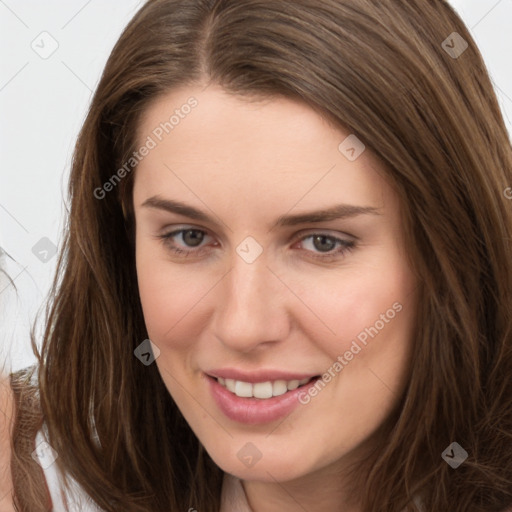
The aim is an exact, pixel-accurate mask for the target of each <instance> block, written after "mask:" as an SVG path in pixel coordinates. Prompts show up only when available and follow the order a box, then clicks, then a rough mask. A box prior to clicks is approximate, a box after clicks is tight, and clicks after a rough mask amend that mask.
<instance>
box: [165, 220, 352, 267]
mask: <svg viewBox="0 0 512 512" xmlns="http://www.w3.org/2000/svg"><path fill="white" fill-rule="evenodd" d="M186 231H200V232H202V233H204V234H205V235H206V236H212V235H211V234H210V232H209V230H207V229H203V228H200V227H196V226H190V225H186V226H175V227H174V228H173V229H172V231H168V232H164V233H162V234H161V235H158V236H157V238H158V239H160V240H161V241H162V242H163V243H164V245H167V248H168V250H169V251H171V252H173V253H174V254H175V255H176V256H177V257H179V258H187V257H192V258H194V257H200V256H201V255H202V254H203V253H204V251H208V248H207V246H208V244H207V245H200V246H197V247H195V248H194V247H189V248H187V247H186V246H177V245H173V244H171V239H172V238H173V237H174V236H178V235H180V234H181V235H183V233H184V232H186ZM331 233H332V232H331V230H322V229H316V230H315V229H309V230H303V231H301V232H299V233H295V235H294V237H293V239H294V240H295V241H294V243H295V244H296V243H304V241H305V240H307V239H308V238H310V237H313V236H315V235H316V236H325V237H327V238H331V239H333V240H334V243H335V245H339V246H340V247H339V248H338V249H337V250H331V251H329V252H325V253H323V252H321V251H320V252H316V251H311V250H308V249H301V251H302V252H305V253H307V255H308V257H309V258H311V259H316V260H318V261H323V262H326V263H328V262H330V261H335V260H336V261H339V259H340V258H343V257H344V256H345V255H346V253H347V252H350V251H352V250H353V249H355V248H356V247H357V245H358V244H357V241H358V240H359V239H358V237H356V236H354V235H350V234H348V233H339V232H337V233H336V234H331ZM344 235H345V237H344ZM346 237H348V238H349V239H347V238H346ZM202 242H203V241H201V243H202ZM288 243H290V242H288Z"/></svg>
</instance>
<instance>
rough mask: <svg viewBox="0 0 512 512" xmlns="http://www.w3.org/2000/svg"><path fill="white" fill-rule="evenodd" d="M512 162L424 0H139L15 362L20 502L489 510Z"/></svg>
mask: <svg viewBox="0 0 512 512" xmlns="http://www.w3.org/2000/svg"><path fill="white" fill-rule="evenodd" d="M511 169H512V153H511V147H510V142H509V139H508V134H507V131H506V128H505V125H504V122H503V118H502V115H501V112H500V110H499V106H498V103H497V101H496V97H495V95H494V92H493V88H492V85H491V82H490V80H489V77H488V74H487V72H486V69H485V66H484V63H483V61H482V58H481V55H480V53H479V52H478V50H477V48H476V46H475V43H474V41H473V40H472V38H471V36H470V34H469V33H468V31H467V29H466V27H465V26H464V25H463V23H462V21H461V20H460V18H459V17H458V16H457V15H456V14H455V12H454V11H453V10H452V9H451V8H450V7H449V6H448V5H447V4H446V3H445V2H444V1H441V0H439V1H435V2H424V1H420V0H411V1H408V2H401V1H397V0H383V1H380V2H370V1H367V0H343V1H340V0H322V1H318V0H317V1H314V0H294V1H291V0H283V1H280V2H271V1H265V0H243V1H236V2H235V1H228V0H193V1H191V0H187V1H178V0H152V1H151V0H150V1H149V2H147V3H146V4H145V5H144V6H143V7H142V9H141V10H140V11H139V12H138V13H137V14H136V16H135V17H134V19H133V20H132V22H131V23H130V24H129V26H128V27H127V28H126V30H125V32H124V33H123V35H122V36H121V38H120V40H119V41H118V43H117V45H116V47H115V48H114V50H113V52H112V55H111V56H110V59H109V61H108V63H107V65H106V67H105V71H104V73H103V76H102V79H101V81H100V83H99V85H98V89H97V91H96V94H95V96H94V99H93V102H92V105H91V108H90V111H89V114H88V117H87V119H86V121H85V124H84V127H83V129H82V132H81V134H80V137H79V140H78V143H77V146H76V149H75V156H74V161H73V169H72V175H71V181H70V195H71V211H70V217H69V224H68V228H67V231H66V240H65V248H64V251H63V253H62V255H61V259H60V265H59V274H58V278H57V279H56V282H55V288H54V292H53V294H54V295H53V296H54V300H53V302H52V304H51V306H50V309H49V314H48V318H47V329H46V332H45V337H44V343H43V346H42V351H41V357H40V362H39V365H38V368H34V369H29V371H27V372H24V373H23V374H21V375H13V376H12V385H13V389H14V393H13V395H12V396H13V398H12V400H15V401H16V404H17V408H16V409H17V412H16V417H15V419H14V424H13V427H12V434H10V435H12V437H13V447H12V480H13V489H14V503H15V504H16V507H17V509H18V510H31V511H32V510H48V509H50V507H53V510H58V509H59V507H62V508H63V509H66V507H67V508H68V509H72V507H73V506H76V507H78V509H80V510H89V509H91V510H93V509H96V505H97V507H98V508H99V509H101V510H107V511H117V510H123V511H125V510H126V511H156V510H162V511H164V510H165V511H168V510H176V511H178V510H189V511H192V510H197V511H201V512H203V511H211V512H213V511H219V510H221V511H223V512H226V511H237V512H240V511H243V510H252V511H254V512H259V511H262V510H265V511H269V510H290V511H295V510H315V511H320V512H322V511H325V510H344V511H351V512H352V511H353V512H356V511H357V512H362V511H364V512H366V511H374V512H376V511H387V512H392V511H393V512H400V511H418V510H425V511H439V510H451V511H457V512H467V511H496V512H497V511H500V512H502V511H505V510H507V509H508V508H510V507H511V506H512V462H511V461H512V393H511V391H512V377H511V376H512V318H511V316H512V297H511V293H512V264H511V262H512V247H511V240H512V209H511V204H510V201H508V200H507V198H506V197H505V195H504V190H506V189H507V187H510V184H511V183H512V172H511ZM150 340H151V341H150ZM31 372H32V373H31ZM39 395H40V404H39V399H38V398H39ZM10 416H11V417H12V416H13V414H11V415H10ZM34 447H36V448H35V450H34ZM31 450H33V451H31ZM65 475H67V476H68V477H69V478H68V480H69V482H70V484H71V485H72V486H73V488H72V489H71V490H70V491H69V492H67V494H65V493H64V492H63V488H64V482H63V480H64V476H65ZM45 483H46V485H48V487H49V494H48V493H47V492H46V486H45ZM81 499H83V500H85V501H88V500H89V501H88V503H85V501H83V502H82V504H78V502H79V501H80V500H81ZM66 501H67V504H66ZM92 502H94V503H95V504H96V505H94V506H93V505H92Z"/></svg>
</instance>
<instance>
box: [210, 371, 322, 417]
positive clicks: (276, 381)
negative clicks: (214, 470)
mask: <svg viewBox="0 0 512 512" xmlns="http://www.w3.org/2000/svg"><path fill="white" fill-rule="evenodd" d="M204 377H205V378H206V380H207V383H208V386H209V389H210V393H211V394H212V398H213V400H214V402H215V403H216V404H217V406H218V407H219V409H220V410H221V412H222V413H223V414H224V415H225V416H227V417H228V418H229V419H231V420H233V421H236V422H239V423H246V424H262V423H269V422H272V421H275V420H278V419H280V418H283V417H285V416H286V415H288V414H290V413H291V412H292V411H293V410H294V409H295V408H296V407H297V406H299V405H300V402H299V400H298V396H299V393H302V392H307V389H308V388H309V387H310V386H313V385H314V384H315V382H316V381H317V378H318V377H319V376H318V375H312V374H310V375H307V374H303V373H300V374H299V373H289V372H280V371H264V370H263V371H258V372H255V373H249V372H241V371H239V370H236V369H222V370H211V371H208V373H207V374H204Z"/></svg>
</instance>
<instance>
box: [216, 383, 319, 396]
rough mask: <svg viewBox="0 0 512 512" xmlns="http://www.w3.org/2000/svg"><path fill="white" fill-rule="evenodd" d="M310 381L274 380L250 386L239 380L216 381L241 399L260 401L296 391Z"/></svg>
mask: <svg viewBox="0 0 512 512" xmlns="http://www.w3.org/2000/svg"><path fill="white" fill-rule="evenodd" d="M310 380H311V379H309V378H307V379H302V380H289V381H286V380H276V381H273V382H270V381H267V382H256V383H254V384H251V383H250V382H243V381H241V380H234V379H223V378H222V377H219V378H218V379H217V381H218V383H219V384H220V385H221V386H224V387H225V388H227V389H228V391H231V393H234V394H235V395H237V396H239V397H241V398H251V397H254V398H259V399H261V400H263V399H266V398H272V397H273V396H280V395H284V394H285V393H286V392H287V391H292V390H294V389H297V388H298V387H299V386H303V385H304V384H306V383H308V382H309V381H310Z"/></svg>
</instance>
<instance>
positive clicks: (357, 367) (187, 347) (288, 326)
mask: <svg viewBox="0 0 512 512" xmlns="http://www.w3.org/2000/svg"><path fill="white" fill-rule="evenodd" d="M190 96H194V97H195V98H196V99H197V101H198V106H197V107H196V108H195V109H194V110H192V111H191V113H190V114H188V115H187V116H186V117H185V118H184V119H181V120H180V123H179V124H178V125H177V126H175V127H174V129H173V131H172V132H171V133H170V134H168V135H165V136H164V137H163V138H162V141H161V142H159V143H158V145H157V146H156V147H155V148H154V149H152V150H151V151H150V152H149V154H148V155H147V156H146V157H145V158H144V159H143V160H142V161H141V162H140V164H139V165H138V168H137V170H136V173H135V184H134V195H133V203H134V209H135V217H136V260H137V274H138V283H139V290H140V297H141V302H142V307H143V311H144V317H145V322H146V326H147V330H148V335H149V338H150V339H151V340H152V342H153V343H154V344H155V345H156V346H157V347H158V348H159V350H160V355H159V357H158V358H157V359H156V364H157V366H158V369H159V371H160V374H161V376H162V379H163V381H164V382H165V385H166V387H167V389H168V390H169V392H170V393H171V395H172V397H173V398H174V400H175V401H176V403H177V404H178V406H179V408H180V410H181V411H182V413H183V415H184V417H185V418H186V420H187V422H188V423H189V425H190V427H191V428H192V430H193V431H194V432H195V434H196V435H197V436H198V438H199V440H200V441H201V442H202V444H203V445H204V446H205V448H206V450H207V451H208V453H209V454H210V456H211V457H212V458H213V460H214V461H215V462H216V464H218V466H219V467H220V468H222V469H223V470H224V471H225V472H228V473H231V474H233V475H235V476H236V477H238V478H240V479H242V481H243V486H244V489H245V492H246V495H247V498H248V501H249V503H250V506H251V508H252V509H253V510H254V511H255V512H277V511H280V512H282V511H283V510H286V511H295V510H300V511H302V510H315V511H317V512H323V511H327V510H339V509H340V507H341V506H343V507H345V508H344V509H343V510H347V511H350V512H357V511H359V510H360V508H358V505H357V503H356V502H357V498H354V496H353V494H354V493H353V492H350V490H349V489H348V488H347V486H344V485H343V478H342V475H343V474H344V472H345V471H346V470H347V468H348V465H349V463H351V462H354V461H357V460H358V457H360V456H361V453H362V450H363V448H364V447H365V443H367V442H368V441H369V440H370V438H371V436H372V435H373V434H375V432H376V431H377V429H378V427H379V426H380V425H381V424H382V423H383V421H384V420H385V419H386V417H388V415H389V414H390V412H391V411H392V409H393V407H394V406H395V405H396V403H397V400H398V399H399V397H400V395H401V393H402V392H403V390H404V388H405V386H406V384H407V383H406V378H405V375H406V372H407V368H408V363H409V358H410V348H411V342H412V337H413V325H414V318H415V306H416V295H415V287H416V280H415V278H414V276H413V273H412V271H411V269H410V267H409V265H408V263H407V258H406V253H405V249H404V244H403V240H402V235H401V232H402V231H401V220H400V215H399V213H400V212H399V204H398V200H397V197H396V195H395V193H394V192H393V190H392V188H391V187H390V185H389V184H388V182H387V181H386V180H385V179H384V173H383V172H382V168H381V167H380V165H379V162H378V161H377V159H376V158H375V157H374V156H373V155H372V154H371V152H370V150H369V149H368V148H367V149H366V150H365V151H364V152H363V153H362V154H361V155H360V156H359V157H358V158H357V159H356V160H355V161H349V160H348V159H347V158H345V156H344V155H343V154H342V153H341V152H340V150H339V149H338V146H339V144H340V143H341V142H342V141H343V140H344V139H345V138H346V137H347V136H348V135H350V132H348V131H343V130H340V129H338V128H335V127H333V126H332V125H330V124H328V123H327V122H326V121H325V120H324V119H323V118H322V117H320V115H319V114H318V113H316V112H315V111H313V110H312V109H311V108H309V107H308V106H306V105H304V104H301V103H299V102H296V101H292V100H290V99H285V98H272V99H268V100H266V101H260V102H249V101H247V99H243V98H241V97H237V96H234V95H228V94H226V93H224V91H223V90H222V89H221V88H219V87H217V86H215V85H210V86H209V87H207V88H206V89H205V88H203V87H192V86H190V87H186V88H182V89H177V90H173V91H171V92H170V93H168V94H167V95H165V96H164V97H161V98H159V99H158V100H157V101H156V102H154V103H153V104H152V105H151V106H150V107H149V108H148V110H147V111H146V112H145V115H144V116H143V119H142V121H141V125H140V127H139V132H138V136H139V141H140V142H141V144H142V143H144V141H145V140H146V138H147V136H148V135H151V133H152V131H153V130H154V129H155V127H157V126H158V125H159V124H160V123H161V122H162V121H165V120H166V119H168V118H169V115H170V114H169V113H172V112H173V111H174V110H175V109H176V108H179V107H180V105H183V104H185V103H186V102H187V99H188V98H189V97H190ZM156 196H158V198H159V199H163V200H173V201H179V202H181V203H185V204H186V205H188V206H191V207H193V208H195V209H198V210H201V211H202V212H204V213H205V215H207V216H208V217H209V219H201V220H198V219H193V218H191V217H189V216H187V215H183V214H179V213H176V212H172V211H167V210H165V209H163V208H162V207H161V205H162V203H159V204H157V203H155V202H153V203H152V205H151V204H148V203H146V205H144V204H143V203H145V202H147V200H148V199H149V198H154V197H156ZM340 204H345V205H351V206H357V207H364V208H366V209H367V211H366V210H365V212H363V213H359V214H357V215H351V216H348V217H343V218H338V219H330V220H323V221H320V222H306V221H305V220H304V222H302V221H300V219H299V222H298V223H296V224H293V225H292V224H290V225H277V224H276V222H277V219H278V218H279V217H281V216H284V215H297V214H302V213H309V212H312V211H317V210H325V209H327V208H331V207H334V206H336V205H340ZM159 205H160V206H159ZM179 229H184V230H188V229H193V230H198V231H193V232H192V233H191V234H192V236H183V235H180V234H178V235H174V236H173V237H170V238H167V240H166V241H165V240H162V239H160V238H158V237H159V236H162V235H168V234H169V233H171V232H172V231H176V230H179ZM189 235H190V232H189ZM313 235H320V238H321V240H320V242H319V241H318V237H317V238H315V237H314V236H313ZM321 235H324V237H330V238H327V239H326V238H323V239H322V237H321ZM249 236H250V237H252V238H253V239H254V240H256V241H257V243H258V244H259V246H260V247H261V248H262V252H261V254H260V255H259V256H258V257H257V258H256V259H255V260H254V261H252V262H251V263H248V262H247V260H246V259H244V258H243V257H241V256H240V254H241V253H237V247H238V246H239V245H240V243H241V242H242V241H244V240H245V239H246V238H247V237H249ZM194 237H195V238H196V239H197V238H198V237H199V242H200V243H199V244H194V241H193V240H194ZM191 240H192V242H191ZM336 240H337V241H336ZM329 242H330V243H331V245H329ZM350 243H353V245H354V246H353V247H352V248H350V249H346V248H345V250H344V251H343V252H341V250H342V249H343V247H345V246H347V245H350ZM172 247H177V248H178V249H181V250H183V251H190V253H189V255H188V256H187V257H184V256H182V255H179V254H176V253H174V252H173V251H172ZM245 248H246V249H247V246H245ZM251 250H253V249H251ZM321 257H323V259H320V258H321ZM397 303H399V305H401V309H400V311H399V312H397V313H396V315H395V314H393V319H392V320H389V319H388V318H387V320H388V321H386V322H385V323H382V322H381V323H380V324H378V327H377V330H378V334H377V335H375V336H374V337H369V338H368V343H367V345H366V346H363V345H362V344H361V343H359V345H360V346H361V347H362V349H361V351H360V352H359V353H357V355H354V357H353V359H351V360H350V361H346V360H345V359H344V361H345V362H346V363H347V364H346V365H345V364H343V369H342V371H341V372H338V373H336V374H335V375H336V376H335V377H333V378H332V379H331V380H330V382H329V383H328V384H327V385H326V386H325V387H324V388H323V389H321V390H320V391H319V392H318V393H317V394H316V395H315V396H314V397H312V398H311V399H310V401H309V403H307V404H299V406H298V407H295V408H294V409H293V411H292V412H291V413H290V414H288V415H286V416H285V417H284V418H280V419H279V420H272V421H268V422H266V421H264V422H262V423H261V422H260V423H257V424H250V423H249V424H248V423H244V422H241V421H237V420H234V419H233V418H230V417H228V416H227V415H226V414H225V413H224V412H223V410H221V409H220V408H219V406H218V404H217V403H216V402H215V401H214V400H213V399H212V393H211V390H210V386H209V385H208V382H207V378H205V377H206V375H205V374H208V373H209V371H211V370H212V369H218V368H234V369H237V370H240V371H242V372H246V373H248V374H251V373H252V372H257V371H259V370H262V369H264V370H270V371H287V372H297V373H302V374H307V375H323V374H324V372H326V371H327V370H328V369H329V368H331V371H332V367H333V364H334V363H335V362H336V361H337V360H338V361H339V359H337V358H338V356H340V355H341V356H343V355H344V354H345V353H346V352H347V351H348V350H349V349H350V347H351V344H352V342H353V341H354V340H356V339H357V338H356V337H357V336H358V335H359V334H360V333H361V332H363V331H364V330H365V328H370V327H371V326H375V325H377V324H376V321H379V319H380V318H382V317H381V315H382V314H383V313H385V312H386V311H389V310H390V308H392V306H393V304H395V306H396V304H397ZM396 307H398V306H396ZM381 324H382V325H383V327H382V328H381V327H380V325H381ZM303 398H304V395H303ZM246 400H258V398H252V399H246ZM246 443H252V445H254V446H255V447H256V448H257V450H258V451H259V453H260V454H261V459H260V460H259V461H258V462H257V463H256V464H254V465H252V466H250V467H249V466H248V465H246V464H244V463H242V461H241V459H240V458H239V457H238V456H237V453H238V452H239V450H240V449H241V448H242V447H244V445H246ZM252 445H251V446H252ZM251 449H252V450H254V448H251ZM347 485H348V484H347ZM319 488H321V489H322V493H319V492H318V489H319Z"/></svg>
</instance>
